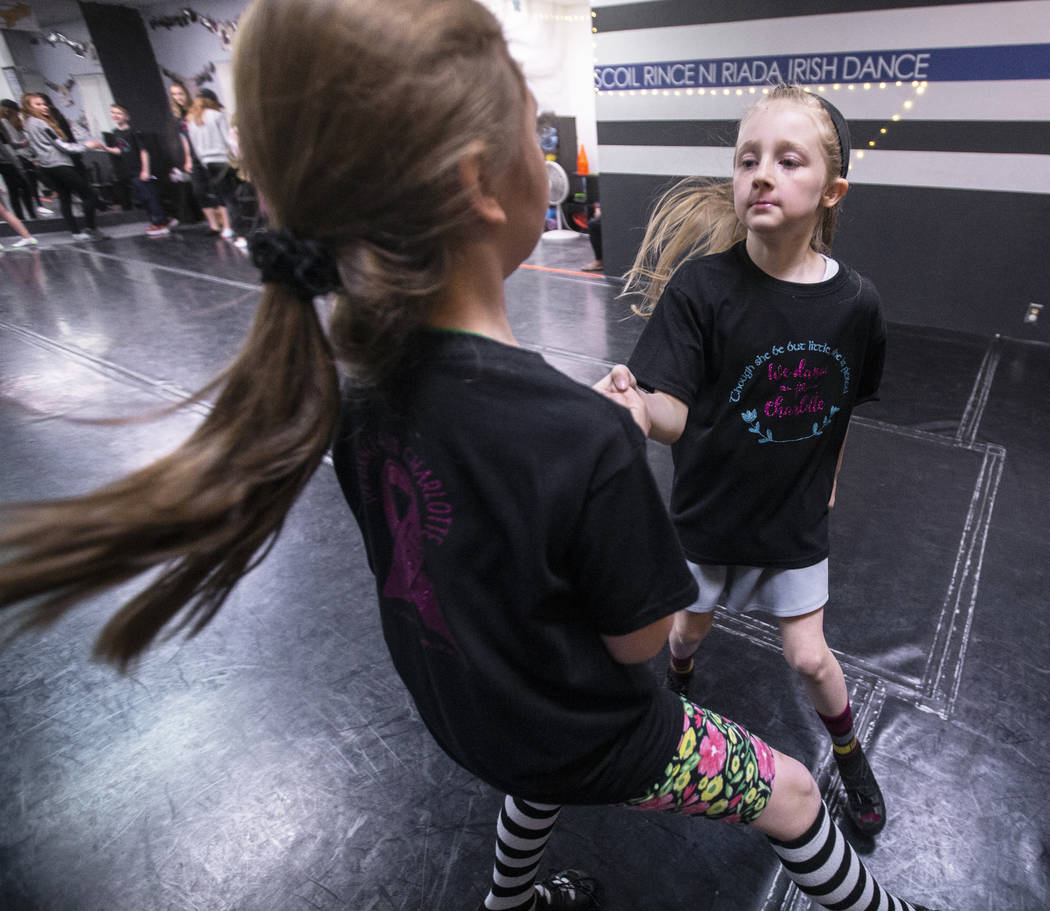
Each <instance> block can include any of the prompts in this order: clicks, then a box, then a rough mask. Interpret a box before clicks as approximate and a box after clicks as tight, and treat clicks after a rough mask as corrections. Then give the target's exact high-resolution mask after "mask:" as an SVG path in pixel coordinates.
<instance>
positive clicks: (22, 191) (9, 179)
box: [0, 162, 36, 221]
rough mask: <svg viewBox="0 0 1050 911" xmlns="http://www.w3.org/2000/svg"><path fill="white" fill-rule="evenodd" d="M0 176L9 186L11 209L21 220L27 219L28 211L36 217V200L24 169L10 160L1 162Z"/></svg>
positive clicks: (32, 216) (30, 215)
mask: <svg viewBox="0 0 1050 911" xmlns="http://www.w3.org/2000/svg"><path fill="white" fill-rule="evenodd" d="M0 176H2V177H3V178H4V184H5V185H6V186H7V195H8V197H9V198H10V200H11V210H12V211H13V212H14V213H15V215H16V216H18V218H19V220H20V221H25V218H26V213H29V217H30V218H36V200H35V199H33V193H32V191H31V190H30V188H29V181H27V180H26V179H25V177H24V176H23V174H22V169H21V168H20V167H19V166H18V165H16V164H12V163H9V162H3V163H0Z"/></svg>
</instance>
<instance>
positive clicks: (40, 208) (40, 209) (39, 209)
mask: <svg viewBox="0 0 1050 911" xmlns="http://www.w3.org/2000/svg"><path fill="white" fill-rule="evenodd" d="M36 214H37V215H43V216H45V217H47V216H50V215H54V214H55V213H54V212H52V211H51V210H50V209H45V208H44V207H43V206H37V207H36Z"/></svg>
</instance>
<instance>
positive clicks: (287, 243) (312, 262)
mask: <svg viewBox="0 0 1050 911" xmlns="http://www.w3.org/2000/svg"><path fill="white" fill-rule="evenodd" d="M248 248H249V250H251V254H252V262H253V263H255V265H256V266H257V267H258V268H259V271H260V272H261V273H262V280H263V282H264V283H274V284H278V285H284V287H286V288H288V289H289V290H290V291H291V292H292V293H293V294H295V296H296V297H298V298H300V299H301V300H304V301H311V300H313V299H314V298H315V297H318V296H320V295H322V294H327V293H328V292H329V291H334V290H335V289H336V288H338V287H339V286H340V285H341V284H342V282H341V281H340V278H339V269H338V267H337V266H336V262H335V258H334V257H333V256H332V254H331V253H329V252H328V250H327V249H326V248H325V247H324V246H322V245H321V244H319V243H318V242H317V241H315V240H310V239H309V238H302V237H299V236H298V235H297V234H295V233H294V232H292V231H289V230H288V229H287V228H280V229H279V230H276V231H275V230H272V229H270V228H263V229H261V230H258V231H255V232H253V233H252V235H251V237H249V238H248Z"/></svg>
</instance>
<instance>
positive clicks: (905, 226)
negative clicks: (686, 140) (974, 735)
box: [601, 172, 1050, 337]
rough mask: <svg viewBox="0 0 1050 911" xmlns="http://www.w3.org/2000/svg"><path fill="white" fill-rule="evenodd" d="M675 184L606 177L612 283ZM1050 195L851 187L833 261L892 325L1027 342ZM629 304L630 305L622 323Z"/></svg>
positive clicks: (605, 245)
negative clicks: (855, 277)
mask: <svg viewBox="0 0 1050 911" xmlns="http://www.w3.org/2000/svg"><path fill="white" fill-rule="evenodd" d="M673 182H674V181H673V179H671V178H667V177H655V176H649V175H641V174H610V173H608V172H603V173H602V199H601V202H602V252H603V257H602V258H603V259H604V261H605V269H606V275H611V276H615V275H622V274H623V272H624V271H626V269H627V268H628V267H629V266H630V264H631V261H632V260H633V259H634V255H635V253H636V252H637V250H638V247H639V245H640V244H641V241H642V236H643V234H644V231H645V223H646V220H647V218H648V215H649V212H650V210H651V208H652V205H653V203H654V202H655V201H656V198H657V197H658V196H659V195H660V193H661V192H663V191H664V190H666V189H667V188H668V187H669V186H671V185H672V184H673ZM1048 218H1050V195H1047V194H1045V193H1001V192H995V191H991V190H962V189H945V188H936V187H895V186H874V185H867V184H854V185H853V186H852V187H851V188H850V191H849V193H848V194H847V196H846V199H845V201H844V203H843V210H842V216H841V218H840V219H839V225H838V229H837V231H836V235H835V243H834V247H833V250H832V252H833V255H834V256H836V257H838V258H840V259H841V260H842V261H844V262H846V263H848V264H849V265H851V266H853V267H854V268H855V269H857V270H858V271H859V272H861V273H862V274H864V275H867V276H868V277H869V278H871V279H872V281H874V283H875V285H876V287H877V288H878V289H879V293H880V295H881V296H882V303H883V310H884V313H885V316H886V319H887V320H889V321H890V322H896V323H907V324H910V325H918V326H934V327H938V328H941V329H951V330H959V331H963V332H971V333H975V334H978V335H994V334H995V333H1001V334H1003V335H1007V336H1012V337H1025V335H1024V333H1025V332H1026V331H1028V330H1026V328H1025V325H1024V323H1023V317H1024V313H1025V309H1026V307H1027V304H1028V302H1029V301H1039V302H1046V300H1047V298H1046V294H1047V291H1046V276H1045V272H1044V271H1043V270H1042V269H1041V268H1038V267H1036V268H1027V265H1028V264H1032V263H1035V264H1039V265H1042V264H1043V263H1045V262H1046V232H1045V231H1042V230H1038V229H1037V230H1033V225H1035V226H1039V225H1042V224H1045V222H1046V220H1047V219H1048ZM629 306H630V305H629V303H625V304H624V313H625V315H626V314H627V313H629Z"/></svg>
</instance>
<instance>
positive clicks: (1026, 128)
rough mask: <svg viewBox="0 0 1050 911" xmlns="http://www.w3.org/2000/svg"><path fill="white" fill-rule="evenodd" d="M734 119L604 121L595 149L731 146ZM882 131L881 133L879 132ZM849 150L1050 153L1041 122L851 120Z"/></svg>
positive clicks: (599, 124)
mask: <svg viewBox="0 0 1050 911" xmlns="http://www.w3.org/2000/svg"><path fill="white" fill-rule="evenodd" d="M736 127H737V125H736V121H734V120H604V121H599V122H598V143H599V145H622V146H715V147H721V146H732V145H733V144H734V143H735V142H736ZM882 129H885V130H886V132H885V133H882V132H881V130H882ZM849 130H850V139H851V141H852V143H853V148H854V149H867V148H870V146H869V145H868V143H869V142H870V141H874V142H875V148H877V149H888V150H896V151H909V152H985V153H997V154H1003V155H1046V154H1050V138H1048V133H1047V124H1046V122H1045V121H1034V120H1031V121H1013V120H1007V121H987V120H902V121H898V122H897V123H894V122H892V121H889V120H851V121H850V122H849Z"/></svg>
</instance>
